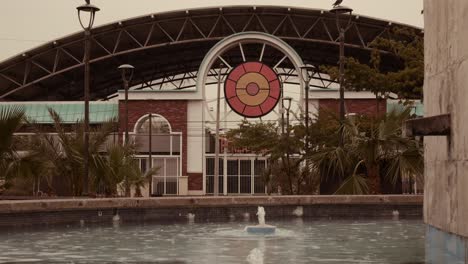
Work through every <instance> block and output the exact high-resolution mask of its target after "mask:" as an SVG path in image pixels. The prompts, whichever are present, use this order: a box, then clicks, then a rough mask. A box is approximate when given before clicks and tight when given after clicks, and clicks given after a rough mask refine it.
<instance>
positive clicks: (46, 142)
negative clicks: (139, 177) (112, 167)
mask: <svg viewBox="0 0 468 264" xmlns="http://www.w3.org/2000/svg"><path fill="white" fill-rule="evenodd" d="M49 114H50V116H51V118H52V120H53V129H54V131H55V132H56V135H51V134H50V133H49V132H45V131H42V129H41V128H40V127H38V126H34V124H32V125H33V127H35V130H36V134H37V135H38V137H36V139H35V141H34V143H33V145H32V151H33V152H36V153H40V154H41V155H42V157H43V161H44V162H49V163H51V166H52V167H53V170H51V174H52V176H53V177H56V178H58V177H64V178H65V179H66V182H67V184H68V187H69V192H71V193H72V194H73V195H75V196H79V195H81V194H82V192H83V183H84V180H83V174H84V172H83V161H84V157H85V155H84V145H83V136H84V123H83V122H78V123H76V124H74V125H73V126H72V127H71V128H66V127H64V125H63V122H62V119H61V118H60V116H59V115H58V113H56V112H55V111H54V110H53V109H49ZM113 127H114V122H113V121H112V120H111V121H109V122H105V123H103V124H102V125H100V126H99V127H96V128H93V129H91V131H90V132H91V133H90V140H89V142H90V145H89V153H90V155H89V157H90V160H91V161H93V160H94V159H96V158H98V157H99V156H100V155H101V154H100V153H101V152H103V151H104V150H105V144H106V141H107V138H108V136H109V135H110V134H111V132H112V131H113ZM90 165H91V166H90V172H91V173H90V179H89V180H90V182H94V181H95V178H96V177H99V176H97V174H96V173H95V172H96V171H97V168H95V167H93V165H96V163H95V162H90ZM93 172H94V173H93Z"/></svg>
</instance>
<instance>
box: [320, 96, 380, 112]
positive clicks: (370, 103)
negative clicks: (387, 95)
mask: <svg viewBox="0 0 468 264" xmlns="http://www.w3.org/2000/svg"><path fill="white" fill-rule="evenodd" d="M378 105H379V108H378V110H379V111H377V100H376V99H346V100H345V109H346V113H356V114H364V115H370V116H371V115H377V113H378V114H384V113H386V112H387V101H386V100H385V99H380V100H379V102H378ZM319 109H328V110H331V111H334V112H336V113H339V111H340V100H338V99H320V100H319Z"/></svg>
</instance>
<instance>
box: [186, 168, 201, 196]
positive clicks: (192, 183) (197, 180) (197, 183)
mask: <svg viewBox="0 0 468 264" xmlns="http://www.w3.org/2000/svg"><path fill="white" fill-rule="evenodd" d="M187 176H188V177H189V182H188V189H189V190H190V191H201V190H203V173H190V172H189V173H188V175H187Z"/></svg>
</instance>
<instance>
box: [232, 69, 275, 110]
mask: <svg viewBox="0 0 468 264" xmlns="http://www.w3.org/2000/svg"><path fill="white" fill-rule="evenodd" d="M224 93H225V96H226V100H227V102H228V104H229V106H230V107H231V109H232V110H234V111H235V112H236V113H238V114H239V115H241V116H244V117H249V118H255V117H262V116H264V115H266V114H268V113H270V112H271V111H272V110H273V109H274V108H275V106H276V104H278V101H279V100H280V97H281V83H280V81H279V79H278V75H277V74H276V73H275V71H273V69H271V68H270V67H269V66H267V65H265V64H263V63H260V62H246V63H243V64H240V65H239V66H237V67H236V68H234V69H233V70H232V71H231V72H230V73H229V75H228V77H227V79H226V83H225V85H224Z"/></svg>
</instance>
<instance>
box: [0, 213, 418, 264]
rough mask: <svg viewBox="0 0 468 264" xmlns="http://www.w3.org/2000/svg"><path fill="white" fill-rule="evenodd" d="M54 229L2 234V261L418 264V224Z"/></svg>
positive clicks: (306, 222) (307, 222) (296, 222)
mask: <svg viewBox="0 0 468 264" xmlns="http://www.w3.org/2000/svg"><path fill="white" fill-rule="evenodd" d="M269 224H272V225H275V226H277V227H278V230H277V232H276V234H275V235H267V236H256V235H251V234H247V233H246V232H244V227H245V223H241V222H230V223H193V222H192V223H191V224H173V225H158V224H146V225H130V224H124V223H123V224H120V225H115V224H114V225H112V223H110V224H109V225H108V226H94V227H89V226H86V225H84V226H82V227H53V228H48V229H45V230H44V229H42V230H25V229H23V230H14V231H2V232H0V263H8V262H19V261H21V262H41V263H53V262H62V263H63V262H65V261H66V263H89V262H93V263H99V262H113V263H119V262H120V263H128V262H130V263H145V262H146V263H251V264H266V263H423V262H424V232H425V227H424V225H423V223H422V222H421V221H414V220H402V221H392V220H386V221H385V220H375V221H339V220H338V221H337V220H330V221H312V220H293V221H277V222H274V221H269Z"/></svg>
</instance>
